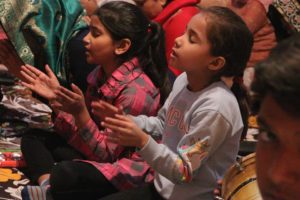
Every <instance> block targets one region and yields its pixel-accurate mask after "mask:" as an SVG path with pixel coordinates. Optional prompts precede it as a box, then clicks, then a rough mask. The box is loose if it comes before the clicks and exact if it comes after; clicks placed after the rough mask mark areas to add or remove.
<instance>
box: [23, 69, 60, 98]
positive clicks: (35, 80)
mask: <svg viewBox="0 0 300 200" xmlns="http://www.w3.org/2000/svg"><path fill="white" fill-rule="evenodd" d="M45 69H46V73H47V74H45V73H43V72H42V71H40V70H38V69H36V68H35V67H32V66H30V65H25V66H22V67H21V74H22V75H23V77H24V78H25V80H26V82H23V85H24V86H26V87H28V88H30V89H31V90H33V91H34V92H36V93H37V94H39V95H41V96H42V97H44V98H46V99H48V100H50V99H53V98H55V97H56V94H55V93H54V92H55V90H56V89H57V88H59V86H60V85H59V82H58V80H57V78H56V76H55V75H54V74H53V72H52V71H51V69H50V68H49V66H48V65H46V68H45Z"/></svg>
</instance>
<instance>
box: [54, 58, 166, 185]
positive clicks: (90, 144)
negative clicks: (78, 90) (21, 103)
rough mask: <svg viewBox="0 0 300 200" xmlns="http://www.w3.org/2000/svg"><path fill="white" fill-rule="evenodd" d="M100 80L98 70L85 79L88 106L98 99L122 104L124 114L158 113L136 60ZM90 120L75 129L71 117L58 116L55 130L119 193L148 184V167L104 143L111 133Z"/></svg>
mask: <svg viewBox="0 0 300 200" xmlns="http://www.w3.org/2000/svg"><path fill="white" fill-rule="evenodd" d="M101 79H102V70H101V68H99V67H98V68H97V69H95V70H94V71H93V72H91V74H90V75H89V76H88V83H89V88H88V90H87V94H86V103H87V105H90V102H91V101H92V100H97V99H98V100H99V99H101V100H104V101H108V102H110V103H112V104H114V105H116V106H120V105H122V107H123V108H124V111H125V112H126V113H127V114H132V115H138V114H145V115H155V114H156V112H157V111H158V108H159V99H160V95H159V90H158V89H157V88H156V87H155V86H154V85H153V83H152V82H151V80H150V79H149V78H148V76H147V75H146V74H145V73H144V72H143V71H142V69H141V68H140V67H139V64H138V61H137V59H133V60H131V61H129V62H127V63H124V64H123V65H121V66H120V67H119V68H118V69H117V70H115V71H114V72H113V74H112V76H111V77H109V78H108V80H106V82H104V83H103V84H101V83H100V85H99V82H100V80H101ZM91 117H92V118H93V119H94V120H90V121H89V122H87V124H86V126H85V127H83V128H82V129H80V130H78V129H77V127H76V126H75V123H74V118H73V117H72V116H71V115H69V114H66V113H60V114H59V115H58V116H57V118H56V120H55V128H56V131H57V132H58V133H59V134H60V135H61V136H62V137H64V138H65V139H67V141H68V142H69V144H70V145H71V146H73V147H74V148H75V149H77V150H78V151H80V152H81V153H83V154H84V155H85V156H86V157H87V159H88V160H85V161H84V162H88V163H90V164H92V165H94V166H95V167H96V168H97V169H98V170H99V171H100V172H101V173H102V174H103V175H104V176H105V177H106V178H107V180H109V181H111V183H112V184H113V185H114V186H115V187H116V188H118V189H119V190H124V189H129V188H132V187H137V186H140V185H142V184H145V182H151V181H152V180H153V174H152V173H149V172H150V171H151V169H150V167H149V165H148V164H147V163H146V162H145V161H144V160H142V159H141V158H140V156H139V155H138V154H137V153H136V152H135V150H134V149H132V148H124V147H123V146H120V145H117V144H113V143H109V142H108V141H106V138H107V135H108V134H110V132H109V131H108V130H107V129H103V128H101V125H100V120H97V118H96V117H95V116H93V115H92V113H91ZM151 172H152V171H151ZM100 189H101V188H100Z"/></svg>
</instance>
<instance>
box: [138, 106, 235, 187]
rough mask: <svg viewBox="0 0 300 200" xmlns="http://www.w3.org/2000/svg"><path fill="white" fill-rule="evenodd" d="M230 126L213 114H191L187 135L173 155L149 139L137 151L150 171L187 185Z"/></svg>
mask: <svg viewBox="0 0 300 200" xmlns="http://www.w3.org/2000/svg"><path fill="white" fill-rule="evenodd" d="M231 129H232V128H231V125H230V124H229V123H228V121H227V120H226V119H225V118H224V117H223V116H222V115H221V114H220V113H218V112H216V111H202V112H199V113H197V114H195V117H193V119H192V121H191V123H190V129H189V131H188V133H187V134H186V135H185V136H184V137H182V139H181V140H180V142H179V143H178V146H177V151H176V152H173V151H172V150H170V149H169V148H168V147H167V146H166V145H164V144H158V143H156V142H155V141H154V140H153V139H152V138H150V139H149V140H148V142H147V144H146V145H145V146H144V147H143V148H142V149H141V150H140V154H141V155H142V157H143V158H144V159H145V160H146V161H147V162H148V163H149V164H150V166H151V167H153V169H154V170H155V171H156V172H157V173H159V174H161V175H163V176H165V177H166V178H168V179H169V180H170V181H172V182H174V183H184V182H190V181H191V180H192V178H193V176H194V174H195V173H196V172H197V170H198V169H199V168H200V167H201V165H203V163H204V162H205V161H206V160H207V159H209V157H210V156H211V155H213V153H214V152H215V151H216V150H217V149H218V148H219V146H220V145H221V144H222V142H223V141H224V139H225V138H226V135H228V134H230V132H231Z"/></svg>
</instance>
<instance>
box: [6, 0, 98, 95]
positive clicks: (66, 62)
mask: <svg viewBox="0 0 300 200" xmlns="http://www.w3.org/2000/svg"><path fill="white" fill-rule="evenodd" d="M2 9H3V10H2ZM4 9H5V12H4ZM0 12H1V13H5V15H3V16H2V17H1V18H0V19H1V24H2V27H3V29H4V31H5V32H6V34H7V36H8V38H9V40H10V42H11V44H12V45H13V47H12V48H11V47H10V49H8V50H7V52H8V53H10V52H12V53H13V54H16V55H13V57H19V58H20V60H21V61H22V62H19V61H18V62H16V63H12V64H9V65H8V67H9V70H10V71H11V72H12V73H14V74H16V75H17V76H18V75H19V71H20V65H22V63H28V64H31V65H34V66H35V67H37V68H38V69H40V70H44V66H45V64H49V65H50V66H51V68H52V70H53V71H54V73H55V74H56V75H57V76H58V78H59V79H60V80H61V81H62V82H67V83H70V82H75V83H76V84H78V85H79V86H80V87H81V88H82V89H83V90H85V88H86V85H87V83H86V81H85V79H86V76H87V74H88V73H89V72H90V71H91V70H92V69H93V68H94V65H89V64H87V63H86V62H85V54H84V50H83V49H84V48H83V46H84V45H83V43H82V42H81V40H82V38H83V37H84V35H86V34H87V25H86V24H85V23H84V22H83V20H81V19H82V16H83V8H82V7H81V5H80V3H79V2H78V1H75V0H41V1H17V0H14V1H0ZM11 21H15V22H16V23H11ZM82 30H86V31H85V32H84V33H81V31H82ZM78 33H79V34H78ZM80 33H81V34H80ZM74 38H79V39H77V40H76V39H75V41H74V40H73V39H74ZM78 40H79V41H80V42H78ZM73 42H74V43H73ZM14 50H15V51H16V53H15V51H14ZM77 63H78V65H77ZM79 65H80V66H79ZM78 67H79V68H80V70H77V69H76V68H78ZM82 69H84V70H82ZM71 72H72V73H73V74H71ZM78 74H79V75H78ZM80 79H84V80H80Z"/></svg>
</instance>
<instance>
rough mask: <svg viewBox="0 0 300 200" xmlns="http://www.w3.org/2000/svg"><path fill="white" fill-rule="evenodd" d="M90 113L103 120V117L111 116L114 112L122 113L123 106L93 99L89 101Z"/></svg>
mask: <svg viewBox="0 0 300 200" xmlns="http://www.w3.org/2000/svg"><path fill="white" fill-rule="evenodd" d="M91 107H92V113H93V114H95V115H96V116H97V117H99V119H100V120H101V121H103V120H104V118H105V117H111V118H113V117H114V116H115V114H120V115H123V114H124V112H123V108H122V107H121V106H120V107H119V108H118V107H116V106H114V105H112V104H110V103H107V102H105V101H102V100H99V101H93V102H92V103H91Z"/></svg>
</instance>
